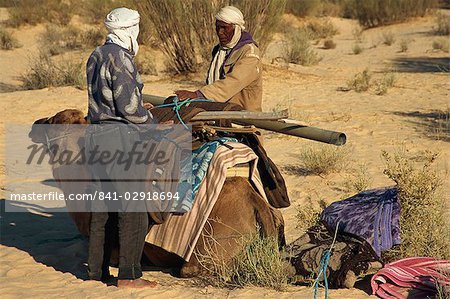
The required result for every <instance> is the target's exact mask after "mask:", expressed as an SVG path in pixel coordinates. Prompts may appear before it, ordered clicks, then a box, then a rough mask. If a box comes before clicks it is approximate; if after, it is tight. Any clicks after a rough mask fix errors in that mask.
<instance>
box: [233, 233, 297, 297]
mask: <svg viewBox="0 0 450 299" xmlns="http://www.w3.org/2000/svg"><path fill="white" fill-rule="evenodd" d="M288 267H289V265H288V264H287V262H286V261H285V260H284V258H283V256H282V255H281V253H280V251H279V249H278V242H277V240H276V238H274V237H267V238H261V237H260V236H259V235H253V237H251V238H249V239H247V240H246V241H245V242H244V250H243V251H242V252H241V253H240V254H239V255H238V256H237V257H236V258H235V260H234V267H233V272H232V275H231V277H232V282H233V283H234V284H237V285H238V286H246V285H253V286H261V287H270V288H273V289H275V290H278V291H282V290H284V289H285V288H286V286H287V283H288V282H289V277H288V273H289V272H288V271H287V268H288Z"/></svg>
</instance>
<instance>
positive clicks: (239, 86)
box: [199, 44, 262, 111]
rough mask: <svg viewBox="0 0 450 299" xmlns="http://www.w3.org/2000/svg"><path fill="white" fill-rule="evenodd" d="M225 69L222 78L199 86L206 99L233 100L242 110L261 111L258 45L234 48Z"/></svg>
mask: <svg viewBox="0 0 450 299" xmlns="http://www.w3.org/2000/svg"><path fill="white" fill-rule="evenodd" d="M224 71H225V79H221V80H217V81H215V82H214V83H212V84H209V85H206V86H204V87H202V88H200V89H199V91H200V92H201V93H202V94H203V95H204V96H205V98H207V99H211V100H214V101H216V102H231V103H235V104H238V105H240V106H242V107H243V108H244V109H245V110H250V111H261V104H262V62H261V58H260V56H259V49H258V47H256V46H255V45H254V44H246V45H244V46H243V47H242V48H240V49H238V50H236V51H234V52H233V53H232V54H231V55H230V57H228V59H227V60H226V61H225V63H224Z"/></svg>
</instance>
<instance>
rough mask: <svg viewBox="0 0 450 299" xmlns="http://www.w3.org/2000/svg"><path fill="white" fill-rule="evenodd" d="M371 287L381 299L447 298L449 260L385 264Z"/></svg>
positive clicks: (420, 258) (449, 271) (408, 259)
mask: <svg viewBox="0 0 450 299" xmlns="http://www.w3.org/2000/svg"><path fill="white" fill-rule="evenodd" d="M371 285H372V291H373V294H374V295H377V296H379V297H380V298H408V299H410V298H438V296H437V295H438V294H441V295H442V296H440V297H439V298H448V297H447V296H449V295H450V260H437V259H434V258H429V257H411V258H405V259H402V260H399V261H396V262H393V263H390V264H386V265H385V267H384V268H383V269H381V270H380V271H378V273H377V274H375V275H374V276H373V277H372V283H371ZM445 294H446V295H445Z"/></svg>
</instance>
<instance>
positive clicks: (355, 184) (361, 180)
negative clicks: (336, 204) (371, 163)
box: [344, 164, 372, 193]
mask: <svg viewBox="0 0 450 299" xmlns="http://www.w3.org/2000/svg"><path fill="white" fill-rule="evenodd" d="M371 184H372V178H371V177H370V176H369V174H368V173H367V165H366V164H360V165H358V167H357V168H356V169H353V170H352V172H351V174H349V175H347V176H346V178H345V182H344V188H345V189H346V192H348V193H360V192H362V191H364V190H367V189H369V188H370V185H371Z"/></svg>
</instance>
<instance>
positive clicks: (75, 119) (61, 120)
mask: <svg viewBox="0 0 450 299" xmlns="http://www.w3.org/2000/svg"><path fill="white" fill-rule="evenodd" d="M87 123H88V122H87V120H86V117H85V116H84V114H83V112H81V111H80V110H77V109H66V110H63V111H60V112H58V113H56V114H55V115H53V116H51V117H45V118H41V119H38V120H36V121H35V122H34V123H33V126H32V127H31V131H30V133H29V134H28V137H30V138H31V140H32V141H33V142H34V143H45V141H46V138H45V133H46V130H47V129H46V126H41V125H45V124H48V125H53V124H80V125H82V124H87Z"/></svg>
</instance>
